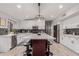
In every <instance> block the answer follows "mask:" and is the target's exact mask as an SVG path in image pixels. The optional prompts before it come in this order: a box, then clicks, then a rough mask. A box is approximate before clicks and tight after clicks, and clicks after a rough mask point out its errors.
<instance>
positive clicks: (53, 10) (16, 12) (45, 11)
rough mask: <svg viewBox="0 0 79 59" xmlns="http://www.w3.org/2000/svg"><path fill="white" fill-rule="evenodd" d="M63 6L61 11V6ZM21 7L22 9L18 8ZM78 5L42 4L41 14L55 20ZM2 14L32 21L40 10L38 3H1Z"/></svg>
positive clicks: (0, 10)
mask: <svg viewBox="0 0 79 59" xmlns="http://www.w3.org/2000/svg"><path fill="white" fill-rule="evenodd" d="M61 4H62V5H63V8H62V9H59V5H61ZM17 5H21V8H17V7H16V6H17ZM76 5H78V4H77V3H41V4H40V14H41V15H43V16H44V17H45V18H46V19H48V20H49V19H52V20H53V19H55V18H58V17H60V16H61V15H62V14H63V13H65V12H66V11H68V10H70V9H71V8H73V7H75V6H76ZM0 12H4V13H6V14H8V15H10V16H12V17H13V18H15V19H17V20H23V19H31V18H34V17H35V16H36V15H38V12H39V8H38V4H37V3H0Z"/></svg>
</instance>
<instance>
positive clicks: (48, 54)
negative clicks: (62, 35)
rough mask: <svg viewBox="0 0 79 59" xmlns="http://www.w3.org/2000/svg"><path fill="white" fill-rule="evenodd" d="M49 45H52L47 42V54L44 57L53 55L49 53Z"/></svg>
mask: <svg viewBox="0 0 79 59" xmlns="http://www.w3.org/2000/svg"><path fill="white" fill-rule="evenodd" d="M50 45H52V44H51V43H50V42H49V41H48V42H47V52H46V56H50V55H51V56H52V55H53V53H52V52H50Z"/></svg>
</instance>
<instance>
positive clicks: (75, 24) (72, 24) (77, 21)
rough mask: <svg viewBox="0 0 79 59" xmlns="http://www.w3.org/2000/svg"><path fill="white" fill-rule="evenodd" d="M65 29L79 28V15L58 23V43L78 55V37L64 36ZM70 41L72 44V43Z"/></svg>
mask: <svg viewBox="0 0 79 59" xmlns="http://www.w3.org/2000/svg"><path fill="white" fill-rule="evenodd" d="M67 28H79V15H78V16H74V17H72V18H69V19H66V20H64V21H62V22H61V23H60V43H61V44H63V45H65V46H66V47H68V48H70V49H71V50H73V51H74V52H77V53H79V36H75V35H68V34H67V35H66V34H64V33H63V32H64V29H67ZM72 41H73V42H74V43H72Z"/></svg>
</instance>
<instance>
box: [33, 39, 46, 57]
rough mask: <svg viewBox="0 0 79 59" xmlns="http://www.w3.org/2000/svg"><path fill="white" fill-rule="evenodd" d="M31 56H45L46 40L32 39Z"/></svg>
mask: <svg viewBox="0 0 79 59" xmlns="http://www.w3.org/2000/svg"><path fill="white" fill-rule="evenodd" d="M32 48H33V56H45V52H46V40H40V39H39V40H38V39H37V40H34V39H33V40H32Z"/></svg>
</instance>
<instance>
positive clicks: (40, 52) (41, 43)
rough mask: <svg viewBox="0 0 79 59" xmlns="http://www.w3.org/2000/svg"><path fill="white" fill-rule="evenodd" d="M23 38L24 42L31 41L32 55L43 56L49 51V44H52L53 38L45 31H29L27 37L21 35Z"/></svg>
mask: <svg viewBox="0 0 79 59" xmlns="http://www.w3.org/2000/svg"><path fill="white" fill-rule="evenodd" d="M23 39H24V42H26V43H28V42H29V41H31V45H32V55H33V56H45V55H46V53H49V44H52V43H53V40H54V39H55V38H54V37H52V36H50V35H48V34H46V33H38V34H31V33H30V35H29V36H28V37H23Z"/></svg>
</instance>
